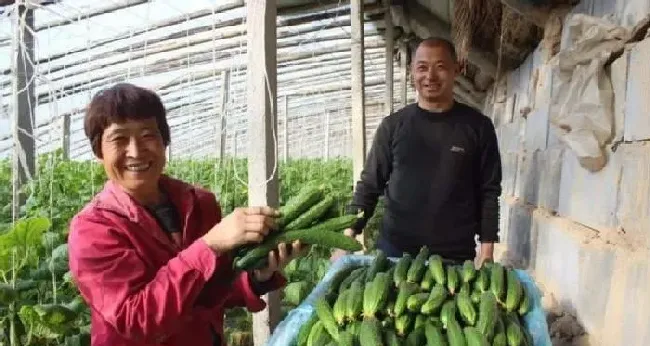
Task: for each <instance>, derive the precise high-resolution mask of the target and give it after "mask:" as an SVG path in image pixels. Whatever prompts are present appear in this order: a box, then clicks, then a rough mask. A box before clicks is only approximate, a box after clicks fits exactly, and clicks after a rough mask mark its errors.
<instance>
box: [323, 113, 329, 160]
mask: <svg viewBox="0 0 650 346" xmlns="http://www.w3.org/2000/svg"><path fill="white" fill-rule="evenodd" d="M330 113H331V111H329V110H325V143H324V144H325V155H323V158H324V159H325V160H327V159H329V158H330Z"/></svg>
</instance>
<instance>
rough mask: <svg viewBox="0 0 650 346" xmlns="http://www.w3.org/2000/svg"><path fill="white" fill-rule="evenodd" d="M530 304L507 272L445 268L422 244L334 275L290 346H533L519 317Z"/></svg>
mask: <svg viewBox="0 0 650 346" xmlns="http://www.w3.org/2000/svg"><path fill="white" fill-rule="evenodd" d="M531 305H532V301H531V298H529V296H528V293H527V292H526V290H525V288H524V286H523V285H522V283H521V282H520V281H519V279H518V277H517V275H516V273H515V272H514V270H513V269H509V268H505V267H503V266H502V265H501V264H499V263H494V262H490V263H487V264H485V265H484V266H483V267H481V268H479V269H475V266H474V263H473V262H472V261H466V262H465V263H463V265H447V264H445V263H444V262H443V260H442V258H441V257H440V256H439V255H436V254H430V253H429V250H428V248H427V247H426V246H425V247H422V248H421V249H420V251H419V253H418V254H417V256H416V257H415V258H412V256H411V255H409V254H404V255H403V256H402V257H401V258H399V259H398V261H397V262H392V261H390V260H388V259H387V258H386V256H385V255H384V253H383V252H381V251H378V252H377V256H376V257H375V258H374V259H373V261H372V262H371V264H370V265H369V266H352V267H348V268H346V269H345V270H343V271H340V272H338V273H337V275H335V276H334V278H333V280H332V285H331V286H329V287H328V291H327V292H326V293H325V294H324V295H323V296H322V297H320V298H319V299H317V301H316V302H315V303H314V313H312V316H311V317H310V319H309V320H308V321H307V323H305V324H304V325H303V326H302V327H301V329H300V331H299V333H298V337H297V340H296V343H295V344H296V345H298V346H303V345H308V346H316V345H323V346H328V345H341V346H352V345H360V346H382V345H386V346H393V345H407V346H422V345H427V346H440V345H445V346H532V345H533V344H532V339H531V336H530V334H529V333H528V332H527V330H526V329H525V328H524V327H523V323H522V320H521V318H522V317H523V316H524V315H525V314H526V313H528V311H530V309H531V307H532V306H531Z"/></svg>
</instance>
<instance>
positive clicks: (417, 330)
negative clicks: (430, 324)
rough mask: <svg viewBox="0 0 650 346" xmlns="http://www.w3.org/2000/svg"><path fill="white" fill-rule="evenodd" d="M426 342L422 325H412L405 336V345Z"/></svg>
mask: <svg viewBox="0 0 650 346" xmlns="http://www.w3.org/2000/svg"><path fill="white" fill-rule="evenodd" d="M425 342H426V338H425V336H424V326H420V327H414V328H413V330H412V331H411V332H410V333H409V335H408V336H407V337H406V346H420V345H422V344H424V343H425Z"/></svg>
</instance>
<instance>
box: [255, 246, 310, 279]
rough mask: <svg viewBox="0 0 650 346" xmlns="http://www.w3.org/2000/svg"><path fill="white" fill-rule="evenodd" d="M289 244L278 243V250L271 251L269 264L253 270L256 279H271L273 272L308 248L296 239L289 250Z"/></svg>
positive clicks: (279, 269)
mask: <svg viewBox="0 0 650 346" xmlns="http://www.w3.org/2000/svg"><path fill="white" fill-rule="evenodd" d="M287 248H288V246H287V244H284V243H281V244H279V245H278V249H277V254H276V251H271V252H269V258H268V266H267V267H266V268H263V269H256V270H254V271H253V274H254V275H255V279H256V280H257V281H258V282H265V281H268V280H269V279H271V277H272V276H273V273H275V272H277V271H281V270H283V269H284V267H285V266H286V265H287V264H289V262H291V260H293V259H294V258H296V257H300V256H302V255H303V253H304V252H305V251H306V250H307V247H306V246H302V245H301V244H300V241H299V240H296V241H295V242H293V244H292V245H291V251H290V252H288V251H287Z"/></svg>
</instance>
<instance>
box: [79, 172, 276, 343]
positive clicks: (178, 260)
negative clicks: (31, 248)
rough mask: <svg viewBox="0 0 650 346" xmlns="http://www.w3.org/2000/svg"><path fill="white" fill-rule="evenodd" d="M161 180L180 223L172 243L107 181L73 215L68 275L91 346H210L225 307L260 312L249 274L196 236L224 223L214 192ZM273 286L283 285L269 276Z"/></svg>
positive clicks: (219, 329) (220, 327)
mask: <svg viewBox="0 0 650 346" xmlns="http://www.w3.org/2000/svg"><path fill="white" fill-rule="evenodd" d="M161 183H162V184H163V187H164V189H165V190H166V191H167V193H168V195H169V198H170V199H171V202H172V203H173V204H174V205H175V206H176V208H177V209H178V213H179V215H180V216H181V219H182V221H183V225H182V228H183V235H182V239H183V240H182V246H180V247H179V246H177V245H176V244H175V243H174V242H173V241H172V240H171V238H169V236H168V235H167V234H165V232H164V231H163V230H162V229H161V228H160V227H159V226H158V223H157V222H156V220H155V219H154V218H153V217H152V216H151V215H150V214H149V213H148V212H147V210H146V209H145V208H144V207H142V206H140V205H139V204H137V203H136V202H135V201H134V200H133V199H132V198H131V197H130V196H129V195H128V194H127V193H126V192H124V191H123V190H122V189H121V188H120V187H119V186H118V185H116V184H115V183H113V182H111V181H109V182H108V183H106V185H105V187H104V190H103V191H101V192H100V193H99V194H98V195H97V196H96V197H95V198H94V199H93V200H92V201H91V202H90V203H88V204H87V205H86V206H85V207H84V209H83V210H82V211H81V212H79V214H77V215H76V216H75V217H74V218H73V219H72V221H71V225H70V234H69V238H68V247H69V262H70V271H71V273H72V277H73V278H74V280H75V283H76V284H77V286H78V288H79V291H80V293H81V296H82V297H83V298H84V300H85V301H86V302H87V303H88V304H89V306H90V309H91V315H92V316H91V319H92V323H91V339H92V345H93V346H109V345H110V346H131V345H134V346H135V345H138V346H150V345H151V346H153V345H166V346H175V345H191V346H212V336H211V332H210V328H209V327H210V325H212V327H213V328H214V330H215V331H216V332H217V333H219V334H220V335H221V341H222V345H225V340H224V337H223V317H224V309H226V308H229V307H234V306H245V307H246V308H247V309H248V310H249V311H251V312H257V311H260V310H263V309H264V308H265V306H266V304H265V302H264V301H263V300H262V299H260V297H259V296H258V295H256V294H255V293H254V292H253V291H252V288H251V285H250V281H249V277H248V274H246V273H241V274H239V275H235V274H234V273H233V271H232V258H230V256H229V255H222V256H217V255H215V253H214V252H213V251H212V250H211V249H210V248H208V246H207V245H206V244H205V242H204V241H202V240H201V239H199V238H200V237H201V236H202V235H203V234H205V233H206V232H207V231H208V230H210V228H212V226H213V225H215V224H217V223H218V222H219V221H221V208H220V207H219V204H218V203H217V201H216V199H215V196H214V195H213V194H212V193H210V192H208V191H205V190H202V189H199V188H195V187H193V186H191V185H188V184H186V183H183V182H181V181H178V180H175V179H172V178H169V177H165V176H163V177H162V178H161ZM272 280H273V282H272V283H271V286H272V287H273V288H274V289H277V288H280V287H282V286H283V285H284V284H285V279H284V278H283V277H282V276H281V275H276V276H274V278H273V279H272Z"/></svg>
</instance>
